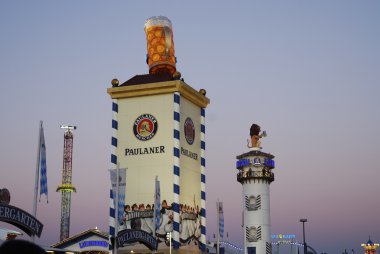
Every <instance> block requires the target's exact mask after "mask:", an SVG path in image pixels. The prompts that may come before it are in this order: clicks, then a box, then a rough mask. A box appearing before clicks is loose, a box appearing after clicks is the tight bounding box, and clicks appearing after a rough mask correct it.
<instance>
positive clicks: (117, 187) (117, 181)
mask: <svg viewBox="0 0 380 254" xmlns="http://www.w3.org/2000/svg"><path fill="white" fill-rule="evenodd" d="M115 203H116V204H115V206H116V207H115V241H114V244H113V253H114V254H117V242H116V237H117V234H118V232H119V163H117V164H116V202H115Z"/></svg>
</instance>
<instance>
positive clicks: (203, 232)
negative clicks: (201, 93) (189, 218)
mask: <svg viewBox="0 0 380 254" xmlns="http://www.w3.org/2000/svg"><path fill="white" fill-rule="evenodd" d="M205 117H206V110H205V108H201V126H200V127H201V214H200V216H201V239H200V242H201V250H202V251H203V252H205V251H206V175H205V168H206V155H205V151H206V140H205V133H206V125H205Z"/></svg>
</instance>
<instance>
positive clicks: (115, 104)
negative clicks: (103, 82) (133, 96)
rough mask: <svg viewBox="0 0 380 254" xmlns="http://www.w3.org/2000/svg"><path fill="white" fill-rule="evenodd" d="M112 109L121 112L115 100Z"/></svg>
mask: <svg viewBox="0 0 380 254" xmlns="http://www.w3.org/2000/svg"><path fill="white" fill-rule="evenodd" d="M112 111H113V112H116V113H118V112H119V106H118V105H117V103H115V102H112Z"/></svg>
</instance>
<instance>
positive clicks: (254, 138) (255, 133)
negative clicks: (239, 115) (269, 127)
mask: <svg viewBox="0 0 380 254" xmlns="http://www.w3.org/2000/svg"><path fill="white" fill-rule="evenodd" d="M260 131H261V128H260V126H259V125H257V124H252V126H251V128H250V130H249V135H250V136H251V145H250V144H249V140H247V146H248V148H250V149H251V150H259V149H261V148H262V147H261V142H260V138H263V137H266V136H267V133H266V131H263V132H262V133H261V134H260Z"/></svg>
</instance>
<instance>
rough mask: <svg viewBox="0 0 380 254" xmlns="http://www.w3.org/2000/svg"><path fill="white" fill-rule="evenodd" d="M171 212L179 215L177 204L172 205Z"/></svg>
mask: <svg viewBox="0 0 380 254" xmlns="http://www.w3.org/2000/svg"><path fill="white" fill-rule="evenodd" d="M172 209H173V212H175V213H179V205H178V204H177V203H173V204H172Z"/></svg>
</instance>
